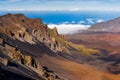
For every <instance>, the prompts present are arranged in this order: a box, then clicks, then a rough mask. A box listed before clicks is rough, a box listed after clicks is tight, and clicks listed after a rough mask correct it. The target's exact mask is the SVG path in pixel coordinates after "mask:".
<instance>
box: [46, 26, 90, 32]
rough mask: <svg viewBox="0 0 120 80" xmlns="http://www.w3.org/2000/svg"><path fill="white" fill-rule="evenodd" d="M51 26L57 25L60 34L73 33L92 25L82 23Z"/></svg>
mask: <svg viewBox="0 0 120 80" xmlns="http://www.w3.org/2000/svg"><path fill="white" fill-rule="evenodd" d="M48 27H49V28H54V27H56V28H57V30H58V33H59V34H72V33H75V32H77V31H79V30H86V29H88V28H89V27H90V25H82V24H49V25H48Z"/></svg>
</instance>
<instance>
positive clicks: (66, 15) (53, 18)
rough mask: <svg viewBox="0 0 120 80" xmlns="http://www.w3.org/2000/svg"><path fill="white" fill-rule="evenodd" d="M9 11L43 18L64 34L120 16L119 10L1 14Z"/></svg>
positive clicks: (0, 13) (46, 22)
mask: <svg viewBox="0 0 120 80" xmlns="http://www.w3.org/2000/svg"><path fill="white" fill-rule="evenodd" d="M7 13H14V14H15V13H23V14H24V15H26V16H27V17H29V18H41V19H42V20H43V22H44V23H45V24H48V25H49V26H50V27H52V26H56V27H57V28H58V31H59V33H63V34H67V33H73V32H74V31H76V30H80V29H84V27H90V25H92V24H95V23H99V22H105V21H107V20H111V19H114V18H117V17H120V13H119V12H111V11H110V12H107V11H105V12H103V11H0V16H1V15H4V14H7ZM63 28H65V29H63ZM66 30H68V31H67V32H65V31H66Z"/></svg>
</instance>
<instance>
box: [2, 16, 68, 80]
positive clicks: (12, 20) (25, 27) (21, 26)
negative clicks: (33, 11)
mask: <svg viewBox="0 0 120 80" xmlns="http://www.w3.org/2000/svg"><path fill="white" fill-rule="evenodd" d="M60 36H61V35H59V34H58V33H57V30H56V28H54V29H49V28H48V27H47V25H45V24H43V22H42V21H41V20H40V19H28V18H27V17H25V16H24V15H23V14H14V15H13V14H7V15H4V16H0V72H2V74H0V79H4V80H8V79H10V78H11V79H13V80H19V79H20V77H21V79H22V80H63V79H62V78H60V77H59V76H58V75H57V74H56V73H54V72H53V71H50V70H48V69H46V68H44V67H43V66H41V64H40V62H39V61H38V58H37V56H40V55H42V54H43V53H47V54H53V53H57V52H63V51H64V47H62V46H63V45H62V44H60V42H59V41H60V40H62V38H61V37H60ZM66 49H67V48H66ZM6 76H7V77H6Z"/></svg>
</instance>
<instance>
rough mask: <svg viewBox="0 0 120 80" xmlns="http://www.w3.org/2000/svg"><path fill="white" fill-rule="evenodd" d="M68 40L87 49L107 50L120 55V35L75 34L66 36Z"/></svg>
mask: <svg viewBox="0 0 120 80" xmlns="http://www.w3.org/2000/svg"><path fill="white" fill-rule="evenodd" d="M66 39H67V40H68V41H71V42H73V43H76V44H83V45H85V46H86V47H90V48H98V49H103V50H107V51H108V52H110V54H116V53H120V34H112V33H105V34H75V35H74V34H73V35H66Z"/></svg>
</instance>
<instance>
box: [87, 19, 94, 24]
mask: <svg viewBox="0 0 120 80" xmlns="http://www.w3.org/2000/svg"><path fill="white" fill-rule="evenodd" d="M86 20H87V21H88V23H90V24H94V21H93V20H94V19H92V18H89V19H86Z"/></svg>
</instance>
